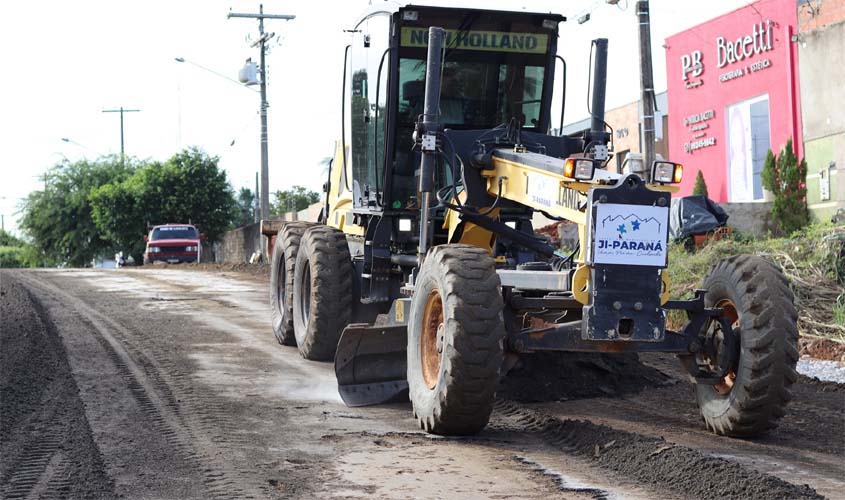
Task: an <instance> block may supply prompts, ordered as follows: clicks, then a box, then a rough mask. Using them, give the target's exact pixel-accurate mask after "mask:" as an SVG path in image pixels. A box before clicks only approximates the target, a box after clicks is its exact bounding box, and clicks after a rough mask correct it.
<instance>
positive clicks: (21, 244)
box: [0, 229, 30, 269]
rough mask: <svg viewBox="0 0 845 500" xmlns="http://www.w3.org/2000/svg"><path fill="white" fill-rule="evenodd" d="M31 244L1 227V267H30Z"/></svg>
mask: <svg viewBox="0 0 845 500" xmlns="http://www.w3.org/2000/svg"><path fill="white" fill-rule="evenodd" d="M28 251H29V245H27V243H26V242H25V241H23V240H22V239H20V238H16V237H14V236H13V235H11V234H9V233H8V232H6V231H4V230H3V229H0V269H3V268H10V267H30V263H29V260H28V258H27V257H28V253H29V252H28Z"/></svg>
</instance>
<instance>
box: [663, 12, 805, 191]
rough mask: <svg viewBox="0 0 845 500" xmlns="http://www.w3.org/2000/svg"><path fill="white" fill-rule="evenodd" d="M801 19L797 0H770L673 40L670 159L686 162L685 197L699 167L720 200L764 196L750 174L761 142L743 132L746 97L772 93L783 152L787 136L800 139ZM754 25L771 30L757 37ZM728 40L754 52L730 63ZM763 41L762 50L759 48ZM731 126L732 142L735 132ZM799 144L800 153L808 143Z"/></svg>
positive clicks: (776, 136) (772, 123)
mask: <svg viewBox="0 0 845 500" xmlns="http://www.w3.org/2000/svg"><path fill="white" fill-rule="evenodd" d="M767 22H770V23H771V31H769V25H768V24H767ZM796 25H797V13H796V4H795V0H763V1H758V2H755V3H753V4H752V5H749V6H746V7H743V8H740V9H737V10H735V11H732V12H729V13H727V14H725V15H723V16H720V17H717V18H715V19H713V20H710V21H708V22H705V23H703V24H700V25H698V26H695V27H693V28H691V29H689V30H687V31H684V32H681V33H678V34H676V35H674V36H671V37H669V38H667V39H666V47H667V48H666V67H667V86H668V94H669V133H670V135H671V138H672V141H671V142H670V145H669V158H670V159H671V160H673V161H676V162H680V163H682V164H684V167H685V172H684V180H683V182H682V184H681V191H680V195H681V196H684V195H688V194H690V193H691V192H692V189H693V185H694V182H695V177H696V174H697V173H698V171H699V170H701V171H702V172H703V174H704V178H705V181H706V183H707V188H708V193H709V194H710V197H711V198H713V199H714V200H715V201H717V202H728V201H733V202H745V201H752V200H753V199H754V198H756V197H758V196H762V194H763V193H762V192H761V191H760V190H759V180H757V183H758V189H757V190H754V189H753V183H754V178H753V176H752V174H751V173H750V172H751V167H750V166H749V163H750V160H749V159H748V158H750V157H751V156H752V149H753V147H754V145H753V144H749V143H752V141H751V140H750V139H748V138H747V132H746V133H743V132H742V130H746V129H747V128H748V125H743V124H744V123H745V122H747V121H752V120H753V118H752V117H750V114H752V113H753V111H748V109H750V108H748V107H747V106H744V105H743V104H739V103H742V102H747V101H748V100H751V99H755V98H760V97H761V96H765V95H768V118H769V120H768V129H769V134H768V136H769V142H770V148H771V149H772V150H774V151H779V150H780V149H781V148H782V147H783V146H784V145H785V144H786V141H787V140H788V139H790V138H792V137H798V138H800V137H801V114H800V105H799V96H798V64H797V47H796V45H797V44H795V43H793V42H791V37H792V35H793V34H794V33H795V32H796ZM755 26H757V30H758V31H763V32H764V33H766V34H767V35H768V33H770V36H765V37H763V36H759V37H758V36H754V27H755ZM746 37H748V38H746ZM720 38H721V39H722V41H721V43H720ZM769 38H770V39H771V40H770V43H769ZM737 40H739V43H738V44H737ZM751 40H753V42H754V43H753V44H751V43H749V41H751ZM728 42H730V43H731V44H734V45H739V47H740V49H741V50H744V52H745V54H749V53H750V54H749V55H748V56H745V55H744V56H743V58H742V59H741V60H737V61H734V62H730V61H724V59H725V54H726V50H727V43H728ZM757 46H759V47H761V48H763V50H759V51H758V52H757V53H754V50H753V49H754V47H757ZM720 47H721V48H722V50H720ZM769 47H770V49H769ZM685 63H686V64H685ZM720 63H723V64H722V65H721V67H720ZM755 65H757V66H755ZM685 70H686V71H685ZM758 104H759V106H763V104H762V103H758ZM743 109H744V110H745V111H742V110H743ZM751 109H757V108H751ZM729 115H730V116H729ZM758 116H760V115H758ZM762 116H765V115H762ZM729 125H730V130H731V131H732V132H733V136H734V139H733V140H731V139H730V138H729V137H728V131H729ZM755 140H756V139H755ZM731 143H733V145H734V151H732V152H731V151H730V146H731ZM795 143H796V149H797V153H798V156H799V157H801V156H802V154H803V145H802V141H801V140H797V141H795ZM763 144H764V143H763ZM757 156H758V157H759V154H757ZM732 161H733V164H734V174H732V173H731V170H730V164H731V162H732ZM739 165H745V167H744V169H743V170H744V171H745V172H748V173H747V174H746V175H736V172H739V171H740V168H739ZM758 165H759V162H758ZM758 172H759V166H758ZM757 179H759V173H758V174H757ZM755 201H762V199H760V198H757V199H756V200H755Z"/></svg>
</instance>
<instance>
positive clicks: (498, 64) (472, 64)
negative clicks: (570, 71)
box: [399, 54, 545, 129]
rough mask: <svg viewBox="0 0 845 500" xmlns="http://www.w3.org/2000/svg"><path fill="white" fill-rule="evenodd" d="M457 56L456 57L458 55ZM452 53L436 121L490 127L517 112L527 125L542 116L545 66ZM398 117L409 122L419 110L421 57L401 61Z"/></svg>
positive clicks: (445, 69) (422, 85) (531, 125)
mask: <svg viewBox="0 0 845 500" xmlns="http://www.w3.org/2000/svg"><path fill="white" fill-rule="evenodd" d="M456 59H457V60H456ZM461 59H464V58H459V57H455V58H453V60H451V61H446V62H445V64H444V65H443V80H442V82H441V90H440V122H441V123H442V124H443V125H444V126H447V127H452V128H473V129H479V128H492V127H495V126H496V125H500V124H502V123H508V122H509V121H510V120H511V118H515V119H516V120H517V121H518V122H519V124H520V125H521V126H523V127H526V128H536V127H537V126H538V125H539V121H540V109H541V106H540V104H541V102H542V96H543V76H544V73H545V67H543V66H531V65H526V64H520V63H518V62H515V61H514V62H511V63H508V62H505V61H496V60H495V59H497V58H496V57H495V54H494V55H493V57H489V58H488V59H489V60H487V61H484V60H480V61H479V60H472V59H469V60H461ZM399 80H400V86H399V115H400V117H402V118H400V120H401V121H403V122H405V121H408V122H411V123H413V121H414V119H415V117H416V116H417V115H420V114H422V112H423V100H424V90H425V61H424V60H420V59H410V58H403V59H401V60H400V61H399Z"/></svg>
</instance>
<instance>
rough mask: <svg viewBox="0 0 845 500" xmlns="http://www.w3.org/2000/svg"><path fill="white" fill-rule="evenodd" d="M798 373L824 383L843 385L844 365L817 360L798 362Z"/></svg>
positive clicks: (844, 380)
mask: <svg viewBox="0 0 845 500" xmlns="http://www.w3.org/2000/svg"><path fill="white" fill-rule="evenodd" d="M798 373H800V374H801V375H804V376H807V377H810V378H817V379H819V380H823V381H825V382H836V383H837V384H845V363H842V362H840V361H822V360H819V359H800V360H798Z"/></svg>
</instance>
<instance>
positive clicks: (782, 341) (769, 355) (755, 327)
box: [695, 255, 798, 437]
mask: <svg viewBox="0 0 845 500" xmlns="http://www.w3.org/2000/svg"><path fill="white" fill-rule="evenodd" d="M704 288H705V289H706V290H707V295H706V296H705V303H706V305H707V307H721V308H723V309H724V311H725V314H726V316H727V318H728V320H729V322H731V323H732V324H733V325H732V327H733V329H734V332H736V331H737V328H738V329H739V357H738V361H737V362H736V363H735V364H734V365H733V366H732V367H730V370H729V372H728V375H726V376H725V377H724V379H722V381H720V382H719V383H718V384H716V385H715V386H712V385H704V384H699V385H696V387H695V392H696V398H697V400H698V406H699V409H700V411H701V416H702V417H703V418H704V422H705V424H706V425H707V427H708V428H709V429H711V430H713V432H715V433H716V434H720V435H725V436H733V437H753V436H759V435H761V434H765V433H766V432H767V431H769V430H771V429H773V428H774V427H776V426H777V421H778V419H780V418H781V417H782V416H783V414H784V408H785V407H786V404H787V403H788V402H789V400H790V399H791V397H792V395H791V393H790V391H789V388H790V386H791V385H792V384H793V383H794V382H795V380H796V379H797V378H798V374H797V372H796V371H795V365H796V363H797V362H798V328H797V326H796V320H797V317H798V315H797V313H796V311H795V306H794V304H793V295H792V291H791V290H790V289H789V286H788V283H787V281H786V278H785V277H784V276H783V274H782V273H781V272H780V271H779V270H778V269H777V268H775V267H774V265H772V264H771V263H769V262H768V261H766V260H764V259H762V258H760V257H755V256H751V255H739V256H734V257H730V258H728V259H725V260H723V261H721V262H719V263H718V264H716V265H715V266H714V267H713V269H712V270H711V271H710V274H709V275H708V276H707V278H706V279H705V280H704Z"/></svg>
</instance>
